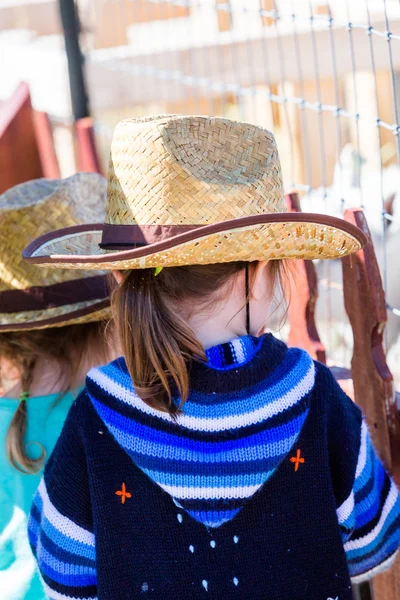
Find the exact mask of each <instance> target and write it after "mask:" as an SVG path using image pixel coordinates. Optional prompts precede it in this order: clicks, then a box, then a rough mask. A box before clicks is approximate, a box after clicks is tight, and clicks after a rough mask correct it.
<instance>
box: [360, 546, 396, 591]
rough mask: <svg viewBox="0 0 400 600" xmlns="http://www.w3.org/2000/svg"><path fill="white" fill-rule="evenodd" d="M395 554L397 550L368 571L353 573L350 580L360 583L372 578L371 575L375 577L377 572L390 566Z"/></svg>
mask: <svg viewBox="0 0 400 600" xmlns="http://www.w3.org/2000/svg"><path fill="white" fill-rule="evenodd" d="M397 555H398V550H397V551H396V552H395V553H394V554H392V556H390V557H389V558H388V559H386V560H385V561H383V562H382V563H381V564H380V565H377V566H376V567H374V568H373V569H370V570H369V571H365V573H360V575H355V576H354V577H352V578H351V582H352V583H362V582H363V581H368V580H369V579H372V577H375V575H379V573H382V572H383V571H386V569H389V567H391V566H392V564H393V563H394V561H395V560H396V556H397Z"/></svg>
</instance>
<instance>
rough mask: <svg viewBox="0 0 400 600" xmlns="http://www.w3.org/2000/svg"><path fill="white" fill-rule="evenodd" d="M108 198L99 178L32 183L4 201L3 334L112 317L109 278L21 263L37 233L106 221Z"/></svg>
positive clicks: (0, 262) (0, 236)
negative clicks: (109, 307) (108, 289)
mask: <svg viewBox="0 0 400 600" xmlns="http://www.w3.org/2000/svg"><path fill="white" fill-rule="evenodd" d="M105 197H106V180H105V179H104V178H103V177H101V176H100V175H97V174H95V173H81V174H78V175H74V176H73V177H70V178H69V179H65V180H62V181H55V180H48V179H37V180H34V181H28V182H27V183H22V184H21V185H17V186H16V187H14V188H12V189H10V190H7V192H5V193H4V194H2V195H1V196H0V332H3V331H16V330H19V329H25V330H26V329H42V328H45V327H50V326H51V327H53V326H62V325H70V324H73V323H85V322H88V321H98V320H100V319H103V318H106V317H108V316H109V309H108V308H107V306H108V304H109V301H108V291H107V285H106V275H105V274H104V273H95V272H93V271H92V270H90V271H78V272H75V271H70V270H60V269H59V270H54V269H38V268H37V267H35V265H31V264H29V263H27V262H26V261H25V260H23V259H22V250H23V248H24V247H25V246H26V244H27V243H28V241H29V240H31V239H32V238H33V237H34V236H36V235H38V234H45V233H48V232H49V231H51V230H52V229H55V228H56V227H60V226H61V227H67V226H71V225H72V226H77V225H78V224H82V223H86V224H87V223H90V222H92V221H99V220H101V219H103V218H104V210H105Z"/></svg>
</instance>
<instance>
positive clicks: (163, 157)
mask: <svg viewBox="0 0 400 600" xmlns="http://www.w3.org/2000/svg"><path fill="white" fill-rule="evenodd" d="M286 212H287V209H286V202H285V198H284V194H283V185H282V174H281V166H280V162H279V156H278V151H277V148H276V144H275V140H274V137H273V135H272V133H270V132H269V131H267V130H265V129H262V128H261V127H257V126H255V125H250V124H248V123H238V122H234V121H230V120H228V119H221V118H214V117H212V118H211V117H196V116H194V117H191V116H177V115H167V116H157V117H148V118H144V119H130V120H127V121H122V122H121V123H120V124H119V125H118V126H117V128H116V130H115V132H114V137H113V142H112V146H111V156H110V169H109V181H108V191H107V209H106V219H105V222H106V223H107V224H109V225H135V224H136V225H141V226H145V225H146V226H148V225H198V226H202V225H214V224H217V223H220V222H226V221H227V226H226V230H224V231H223V232H222V233H211V234H209V235H207V236H206V237H204V234H203V236H202V233H201V230H199V233H198V239H196V240H192V241H190V242H185V243H184V244H182V243H180V241H179V240H177V242H176V245H175V247H173V248H169V249H168V250H163V251H161V252H160V251H156V249H155V248H154V249H153V247H152V245H151V244H150V245H149V246H148V247H147V249H148V252H146V256H144V257H143V256H142V257H141V258H135V257H131V256H128V255H127V252H126V251H125V252H119V253H116V252H115V251H114V252H113V254H112V256H110V251H109V250H106V249H100V248H99V247H98V244H99V243H100V242H101V239H100V236H101V234H100V233H99V232H98V231H96V232H94V231H89V229H88V231H87V232H84V233H82V232H79V233H78V232H77V233H74V232H72V233H68V232H64V233H63V234H61V233H60V235H59V236H58V235H57V233H56V234H55V236H54V239H52V241H44V242H43V244H41V245H39V246H38V247H36V249H35V250H34V251H32V253H31V255H30V256H31V258H33V259H35V258H37V257H49V260H48V262H47V261H45V263H44V264H46V265H48V266H50V265H52V266H63V267H66V268H71V269H77V268H82V266H84V267H85V268H87V269H95V268H102V269H103V268H104V269H111V268H118V269H134V268H144V267H152V266H178V265H187V264H207V263H208V264H210V263H217V262H230V261H235V260H247V261H252V260H263V259H287V258H308V259H312V258H336V257H340V256H344V255H346V254H349V253H351V252H354V251H356V250H358V249H360V247H361V244H360V242H359V241H358V240H357V239H356V238H355V237H353V236H352V235H351V234H349V233H348V232H346V231H343V230H342V229H341V228H340V227H336V226H333V225H330V224H329V223H328V221H329V219H328V218H326V223H325V224H316V223H313V222H309V221H310V219H307V215H306V214H305V215H304V222H300V223H299V222H291V219H290V213H288V219H287V222H274V223H265V222H264V223H259V224H256V225H252V226H251V227H241V228H240V229H239V228H237V227H235V225H234V224H233V223H234V220H235V219H238V218H243V217H244V218H250V217H251V218H254V217H255V216H259V215H268V214H270V215H276V214H278V213H286ZM344 229H345V227H344ZM141 254H143V252H142V253H141ZM69 256H75V257H77V256H82V262H81V263H79V262H73V263H71V262H69V261H68V257H69ZM84 256H90V257H96V262H86V261H85V258H84ZM42 260H43V259H42ZM42 264H43V263H42Z"/></svg>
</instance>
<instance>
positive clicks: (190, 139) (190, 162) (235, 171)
mask: <svg viewBox="0 0 400 600" xmlns="http://www.w3.org/2000/svg"><path fill="white" fill-rule="evenodd" d="M107 196H108V198H107V211H106V213H107V214H106V223H109V224H114V225H133V224H138V225H208V224H212V223H217V222H220V221H225V220H228V219H235V218H240V217H245V216H252V215H258V214H262V213H274V212H284V211H286V204H285V201H284V195H283V186H282V176H281V167H280V162H279V155H278V150H277V147H276V143H275V139H274V136H273V135H272V133H270V132H269V131H267V130H265V129H262V128H260V127H257V126H255V125H250V124H248V123H238V122H235V121H230V120H228V119H222V118H216V117H197V116H195V117H192V116H187V117H185V116H183V117H182V116H174V115H167V116H157V117H154V118H147V119H130V120H126V121H122V122H121V123H119V125H118V126H117V128H116V130H115V133H114V137H113V142H112V146H111V158H110V170H109V181H108V194H107Z"/></svg>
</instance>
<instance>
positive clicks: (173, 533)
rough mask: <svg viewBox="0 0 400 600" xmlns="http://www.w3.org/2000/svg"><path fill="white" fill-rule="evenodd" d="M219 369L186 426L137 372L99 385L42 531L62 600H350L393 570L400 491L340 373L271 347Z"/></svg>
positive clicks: (58, 477)
mask: <svg viewBox="0 0 400 600" xmlns="http://www.w3.org/2000/svg"><path fill="white" fill-rule="evenodd" d="M207 357H208V363H207V364H201V363H195V364H194V365H193V366H192V369H191V373H190V381H191V393H190V398H189V400H188V401H187V403H186V404H185V405H184V406H183V414H182V415H181V416H180V417H179V419H178V421H177V422H176V423H174V422H171V420H170V419H169V417H168V415H165V414H164V413H157V411H152V410H151V409H149V407H147V406H145V405H141V404H140V402H139V401H138V398H137V396H136V395H135V393H134V391H133V389H132V386H131V384H130V383H129V377H128V375H127V371H126V366H125V363H124V361H123V360H122V359H120V360H118V361H116V362H114V363H112V364H111V365H109V366H108V367H105V368H100V369H95V370H94V371H92V372H91V373H90V376H89V378H88V382H87V391H85V392H84V393H83V394H82V395H81V396H80V397H79V398H78V400H77V401H76V402H75V403H74V405H73V407H72V409H71V411H70V414H69V417H68V419H67V423H66V425H65V428H64V430H63V433H62V434H61V437H60V439H59V441H58V444H57V446H56V449H55V451H54V453H53V455H52V456H51V458H50V460H49V462H48V465H47V467H46V471H45V476H44V480H43V481H42V483H41V485H40V488H39V490H38V492H37V494H36V497H35V501H34V505H33V507H32V512H31V517H30V522H29V536H30V541H31V545H32V548H33V551H34V553H35V555H36V558H37V561H38V564H39V568H40V570H41V573H42V576H43V579H44V582H45V585H46V590H47V593H48V595H49V597H50V598H51V599H54V600H67V599H68V598H69V599H71V598H73V599H79V598H81V599H87V598H92V599H94V598H100V599H112V600H120V599H121V600H128V599H129V600H131V599H133V600H135V599H136V598H138V599H139V598H143V597H144V598H146V597H149V598H152V599H155V600H165V599H166V598H168V599H169V598H174V599H178V600H201V599H206V598H208V599H211V600H231V599H235V598H237V599H238V600H240V599H241V598H246V599H247V600H261V599H265V598H268V600H327V599H329V598H337V599H338V600H351V598H352V594H351V585H350V575H352V576H354V577H355V578H356V580H357V581H360V580H362V579H364V578H366V577H368V576H370V575H371V574H373V573H375V572H377V571H379V570H381V569H383V568H385V567H386V566H388V565H389V564H390V562H391V561H392V560H393V559H394V556H395V554H396V551H397V549H398V546H399V543H400V523H399V519H400V517H399V515H400V501H399V496H398V492H397V490H396V488H395V487H394V484H393V483H392V482H391V480H390V478H389V477H388V475H387V474H386V473H385V471H384V470H383V468H382V466H381V465H380V462H379V460H378V459H377V457H376V455H375V452H374V450H373V448H372V445H371V442H370V438H369V435H368V432H367V429H366V427H365V425H364V424H363V421H362V416H361V413H360V410H359V409H358V408H357V407H356V406H355V405H354V404H353V403H352V402H351V401H350V400H349V399H348V398H347V397H346V396H345V395H344V394H343V392H342V390H341V389H340V388H339V386H338V385H337V384H336V382H335V381H334V380H333V377H332V375H331V374H330V372H329V371H328V370H327V369H326V368H325V367H323V366H322V365H320V364H318V363H313V362H312V361H311V359H310V358H309V357H308V355H307V354H305V353H304V352H302V351H299V350H288V349H287V348H286V346H284V344H282V343H280V342H277V341H276V340H274V338H273V337H272V336H264V337H262V338H261V339H260V340H249V339H248V338H245V339H242V340H239V341H235V342H233V343H231V344H228V345H225V344H224V345H223V346H220V347H218V348H214V349H211V350H210V351H209V352H208V353H207ZM310 375H312V380H311V383H310V384H308V383H307V385H306V384H305V383H304V381H308V379H307V377H309V376H310ZM284 382H286V383H284ZM294 390H297V391H296V392H295V391H294ZM299 390H301V391H299ZM213 392H214V393H213ZM89 394H90V396H89ZM266 398H267V400H266ZM293 407H297V408H298V410H299V413H298V415H297V417H296V416H294V414H293ZM102 411H104V412H102ZM257 411H259V412H258V413H257ZM243 415H245V416H243ZM248 415H250V417H249V416H248ZM256 415H257V416H256ZM283 415H286V416H287V417H288V419H287V420H286V421H285V419H283V418H282V416H283ZM276 417H277V421H276V422H274V421H273V419H274V418H276ZM106 418H107V419H108V421H106ZM298 418H303V424H302V426H300V427H298V426H297V427H294V428H293V431H294V432H295V433H294V434H293V435H294V436H295V440H294V442H293V443H292V445H291V446H290V447H289V443H288V442H287V431H289V429H287V427H289V428H290V427H293V425H287V424H290V423H293V422H296V419H298ZM248 419H250V423H249V422H248ZM271 423H273V426H271ZM139 425H140V426H141V427H142V428H146V429H141V428H139ZM257 428H258V429H257ZM275 429H277V430H279V432H280V433H279V435H277V432H275ZM244 431H246V432H247V433H248V435H247V436H246V435H244ZM144 432H145V433H144ZM271 432H274V433H271ZM178 433H179V435H178ZM257 436H258V437H257ZM263 436H264V437H263ZM290 437H291V436H290V435H289V439H290ZM262 438H263V439H264V442H260V443H259V440H261V439H262ZM181 440H184V443H181ZM277 440H278V442H277ZM281 440H283V444H287V446H286V445H285V446H284V447H285V448H286V447H288V449H287V451H286V454H284V455H283V454H282V453H281V451H279V452H278V453H276V452H275V453H274V452H272V449H273V448H275V449H276V447H277V444H278V445H279V444H280V443H281ZM122 441H123V443H122ZM246 441H248V442H251V443H249V444H247V443H246ZM225 444H227V446H225ZM236 444H237V448H238V451H237V454H236V453H235V452H236ZM168 452H169V453H170V454H168ZM177 457H179V458H177ZM211 457H214V458H211ZM275 457H278V458H275ZM154 458H156V460H154V462H151V461H153V459H154ZM189 458H190V459H191V461H190V460H189ZM222 458H223V459H224V460H221V459H222ZM230 458H233V460H229V459H230ZM271 460H272V461H273V462H272V463H271ZM139 461H140V463H139ZM146 461H150V462H149V463H147V462H146ZM274 461H276V462H274ZM168 462H170V464H171V468H168ZM190 462H191V468H190V469H189V466H188V463H190ZM231 463H232V465H231ZM215 464H218V465H219V467H218V469H220V470H219V471H218V474H217V473H216V472H215V471H213V469H214V465H215ZM270 464H272V469H271V468H270ZM148 465H150V466H149V467H148ZM263 465H268V466H263ZM178 467H179V468H180V469H181V470H180V471H179V469H178ZM208 468H209V469H210V470H209V471H208ZM270 470H273V476H271V475H270ZM146 471H148V472H149V473H148V474H147V472H146ZM166 474H167V476H168V477H171V480H168V482H171V483H165V481H166V480H164V479H163V477H165V476H166ZM180 475H181V476H182V477H181V479H180V478H179V476H180ZM210 478H214V479H211V481H212V483H214V485H210V483H211V481H210ZM262 481H265V483H264V484H262ZM166 486H170V487H169V488H168V487H166ZM249 488H250V490H249ZM182 490H184V492H183V491H182ZM193 490H195V495H196V496H195V498H194V499H193V498H191V497H188V496H190V494H192V493H193ZM238 490H240V494H239V493H238ZM243 490H244V491H243ZM182 496H184V497H183V498H182ZM235 496H237V497H235ZM192 500H194V501H195V502H196V506H195V508H194V509H193V506H192V504H191V502H192ZM237 500H239V503H238V504H235V502H236V501H237ZM225 502H226V503H227V505H225ZM198 503H201V504H200V509H199V504H198ZM177 504H178V505H179V506H177ZM232 504H233V507H234V508H232ZM181 506H183V507H184V509H182V508H181ZM210 506H212V508H210ZM215 506H217V507H218V508H217V509H215ZM233 510H236V511H237V512H236V514H235V515H232V514H231V513H230V512H229V511H233ZM214 513H218V514H217V515H215V514H214ZM219 516H221V520H222V518H223V519H224V520H225V522H224V523H223V524H222V525H220V526H216V525H218V522H217V517H218V518H219ZM209 519H211V522H212V524H213V526H212V527H210V526H209V525H206V526H205V525H204V523H205V522H206V523H208V522H209ZM349 571H350V573H349Z"/></svg>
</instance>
